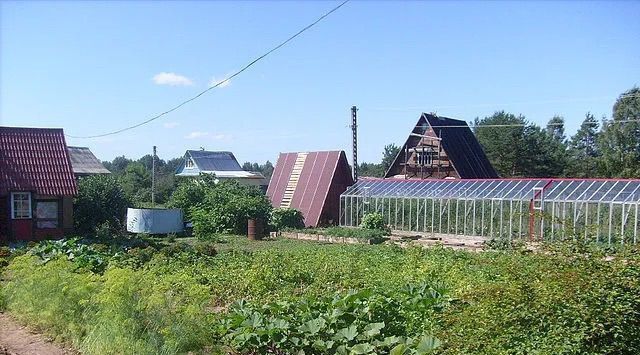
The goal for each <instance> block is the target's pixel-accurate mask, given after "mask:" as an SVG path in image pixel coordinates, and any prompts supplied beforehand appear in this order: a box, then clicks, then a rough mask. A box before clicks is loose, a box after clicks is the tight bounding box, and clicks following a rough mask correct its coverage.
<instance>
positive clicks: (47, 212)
mask: <svg viewBox="0 0 640 355" xmlns="http://www.w3.org/2000/svg"><path fill="white" fill-rule="evenodd" d="M36 219H37V221H36V226H37V227H38V228H39V229H50V228H58V226H59V223H58V201H36Z"/></svg>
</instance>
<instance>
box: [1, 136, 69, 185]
mask: <svg viewBox="0 0 640 355" xmlns="http://www.w3.org/2000/svg"><path fill="white" fill-rule="evenodd" d="M10 191H32V192H35V193H37V194H41V195H50V196H68V195H75V194H76V193H77V186H76V179H75V176H74V175H73V170H72V168H71V161H70V159H69V152H68V150H67V144H66V142H65V139H64V132H63V131H62V129H53V128H14V127H0V194H6V193H8V192H10Z"/></svg>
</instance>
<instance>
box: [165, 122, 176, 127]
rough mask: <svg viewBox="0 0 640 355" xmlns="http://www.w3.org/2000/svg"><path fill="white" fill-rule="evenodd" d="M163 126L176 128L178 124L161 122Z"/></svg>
mask: <svg viewBox="0 0 640 355" xmlns="http://www.w3.org/2000/svg"><path fill="white" fill-rule="evenodd" d="M162 125H163V126H164V128H176V127H178V126H179V125H180V123H178V122H165V123H163V124H162Z"/></svg>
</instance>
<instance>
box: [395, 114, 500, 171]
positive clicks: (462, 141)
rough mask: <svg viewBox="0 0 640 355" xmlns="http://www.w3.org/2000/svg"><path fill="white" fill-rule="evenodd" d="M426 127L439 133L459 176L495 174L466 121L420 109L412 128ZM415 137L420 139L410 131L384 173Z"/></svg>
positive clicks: (417, 131)
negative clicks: (417, 118) (422, 111)
mask: <svg viewBox="0 0 640 355" xmlns="http://www.w3.org/2000/svg"><path fill="white" fill-rule="evenodd" d="M429 127H431V128H432V129H433V131H434V133H435V135H436V136H437V137H440V139H441V142H442V143H441V144H442V149H443V150H444V152H445V153H446V154H447V156H448V157H449V161H450V162H451V164H452V165H453V167H454V169H455V170H456V171H457V172H458V175H460V178H461V179H493V178H497V177H498V173H497V172H496V170H495V169H494V168H493V166H492V165H491V162H490V161H489V159H488V158H487V156H486V155H485V153H484V151H483V150H482V147H481V146H480V143H478V140H477V139H476V137H475V135H474V134H473V132H472V131H471V129H470V128H469V126H468V125H467V123H466V122H465V121H462V120H455V119H452V118H447V117H439V116H436V115H433V114H428V113H423V114H422V115H421V116H420V119H419V120H418V123H417V124H416V125H415V127H414V128H413V130H412V131H411V132H412V133H413V134H417V135H421V134H424V133H425V132H426V131H427V130H428V129H429ZM418 141H420V137H419V136H418V137H416V136H415V135H410V136H409V137H408V138H407V141H406V142H405V144H404V145H403V146H402V148H401V149H400V152H399V153H398V155H397V156H396V158H395V159H394V161H393V163H392V164H391V166H390V167H389V170H388V171H387V172H386V175H385V177H391V176H392V175H393V173H392V171H395V170H396V169H397V166H398V164H399V162H400V161H401V159H404V155H405V147H407V145H408V146H409V147H412V146H415V144H416V143H417V142H418Z"/></svg>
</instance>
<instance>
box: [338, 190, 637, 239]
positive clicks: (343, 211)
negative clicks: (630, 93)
mask: <svg viewBox="0 0 640 355" xmlns="http://www.w3.org/2000/svg"><path fill="white" fill-rule="evenodd" d="M639 205H640V180H621V179H619V180H616V179H486V180H460V179H457V180H448V179H440V180H404V179H361V180H359V181H358V182H357V183H356V184H355V185H353V186H351V187H349V188H348V189H347V190H346V191H345V192H344V193H343V194H342V195H341V196H340V225H342V226H358V225H359V224H360V221H361V220H362V217H363V215H364V214H366V213H370V212H378V213H380V214H382V215H383V216H384V220H385V223H386V224H388V225H389V226H390V227H391V229H393V230H400V231H412V232H416V233H423V234H429V235H431V236H434V237H437V236H443V235H458V236H468V237H486V238H508V239H512V238H522V239H528V240H558V239H568V238H571V239H575V238H588V239H589V240H593V241H597V242H604V243H608V244H611V243H622V244H623V243H636V242H637V241H638V234H639V232H640V231H639V227H640V223H639V216H638V212H639V211H638V209H639V208H640V206H639Z"/></svg>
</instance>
